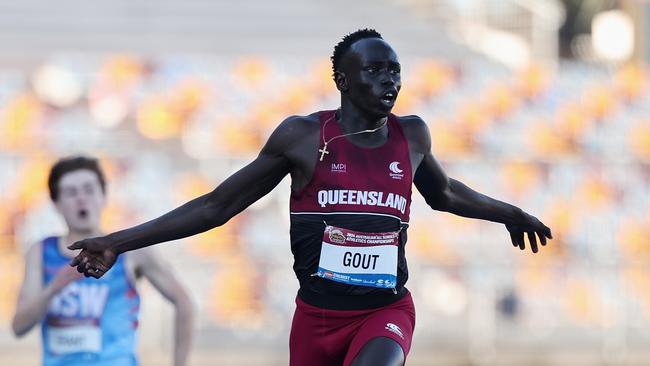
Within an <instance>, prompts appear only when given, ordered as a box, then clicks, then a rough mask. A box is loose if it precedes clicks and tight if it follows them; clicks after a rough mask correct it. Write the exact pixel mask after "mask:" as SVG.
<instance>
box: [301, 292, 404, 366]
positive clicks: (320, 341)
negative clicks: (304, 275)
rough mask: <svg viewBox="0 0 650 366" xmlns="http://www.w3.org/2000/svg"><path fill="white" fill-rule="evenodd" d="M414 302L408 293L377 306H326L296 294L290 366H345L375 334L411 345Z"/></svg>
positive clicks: (401, 344) (401, 343) (402, 344)
mask: <svg viewBox="0 0 650 366" xmlns="http://www.w3.org/2000/svg"><path fill="white" fill-rule="evenodd" d="M414 328H415V306H414V305H413V299H412V298H411V294H410V293H407V294H406V295H405V296H404V297H403V298H402V299H400V300H398V301H396V302H394V303H392V304H390V305H387V306H383V307H380V308H375V309H368V310H327V309H321V308H318V307H316V306H312V305H309V304H307V303H305V302H304V301H302V300H300V299H299V298H296V312H295V313H294V315H293V323H292V325H291V335H290V337H289V353H290V361H289V365H290V366H321V365H322V366H333V365H343V366H348V365H350V364H351V363H352V360H354V358H355V357H356V356H357V354H358V353H359V351H360V350H361V348H363V346H364V345H365V344H366V343H368V341H369V340H371V339H373V338H376V337H388V338H391V339H393V340H395V342H397V343H399V344H400V346H402V350H403V351H404V356H405V357H406V355H408V353H409V350H410V349H411V338H412V337H413V329H414Z"/></svg>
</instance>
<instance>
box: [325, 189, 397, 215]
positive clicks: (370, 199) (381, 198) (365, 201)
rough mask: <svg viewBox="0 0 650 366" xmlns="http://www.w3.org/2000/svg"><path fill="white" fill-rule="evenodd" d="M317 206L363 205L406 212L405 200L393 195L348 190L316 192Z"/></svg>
mask: <svg viewBox="0 0 650 366" xmlns="http://www.w3.org/2000/svg"><path fill="white" fill-rule="evenodd" d="M318 204H319V205H320V206H321V207H326V206H327V205H363V206H379V207H392V208H394V209H397V210H399V211H400V212H401V213H404V211H406V198H404V197H402V196H400V195H398V194H395V193H388V194H384V192H377V191H355V190H350V189H334V190H321V191H318Z"/></svg>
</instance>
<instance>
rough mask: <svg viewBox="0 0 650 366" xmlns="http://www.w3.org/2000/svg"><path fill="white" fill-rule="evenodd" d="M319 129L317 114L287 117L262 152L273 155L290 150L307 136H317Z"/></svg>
mask: <svg viewBox="0 0 650 366" xmlns="http://www.w3.org/2000/svg"><path fill="white" fill-rule="evenodd" d="M319 127H320V120H319V115H318V112H315V113H312V114H309V115H306V116H290V117H287V118H286V119H285V120H284V121H282V122H281V123H280V124H279V125H278V127H276V128H275V130H274V131H273V133H272V134H271V136H270V137H269V140H268V141H267V143H266V145H265V146H264V150H266V151H267V152H275V153H282V152H286V151H288V150H291V149H293V148H294V147H295V146H296V145H297V144H300V143H301V142H303V141H305V140H306V139H307V138H308V137H309V136H312V135H314V134H318V133H319V132H320V130H319Z"/></svg>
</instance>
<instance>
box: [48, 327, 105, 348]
mask: <svg viewBox="0 0 650 366" xmlns="http://www.w3.org/2000/svg"><path fill="white" fill-rule="evenodd" d="M47 341H48V347H49V349H50V351H51V352H52V353H55V354H59V355H63V354H68V353H77V352H92V353H99V352H101V350H102V332H101V329H100V328H99V327H98V326H96V325H92V324H84V325H71V326H63V327H54V326H50V327H48V328H47Z"/></svg>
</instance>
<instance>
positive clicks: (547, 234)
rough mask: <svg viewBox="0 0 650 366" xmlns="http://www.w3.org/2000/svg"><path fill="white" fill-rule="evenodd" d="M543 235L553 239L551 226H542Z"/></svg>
mask: <svg viewBox="0 0 650 366" xmlns="http://www.w3.org/2000/svg"><path fill="white" fill-rule="evenodd" d="M544 231H545V232H544V235H546V237H547V238H549V239H553V234H552V233H551V228H550V227H548V226H544Z"/></svg>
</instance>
